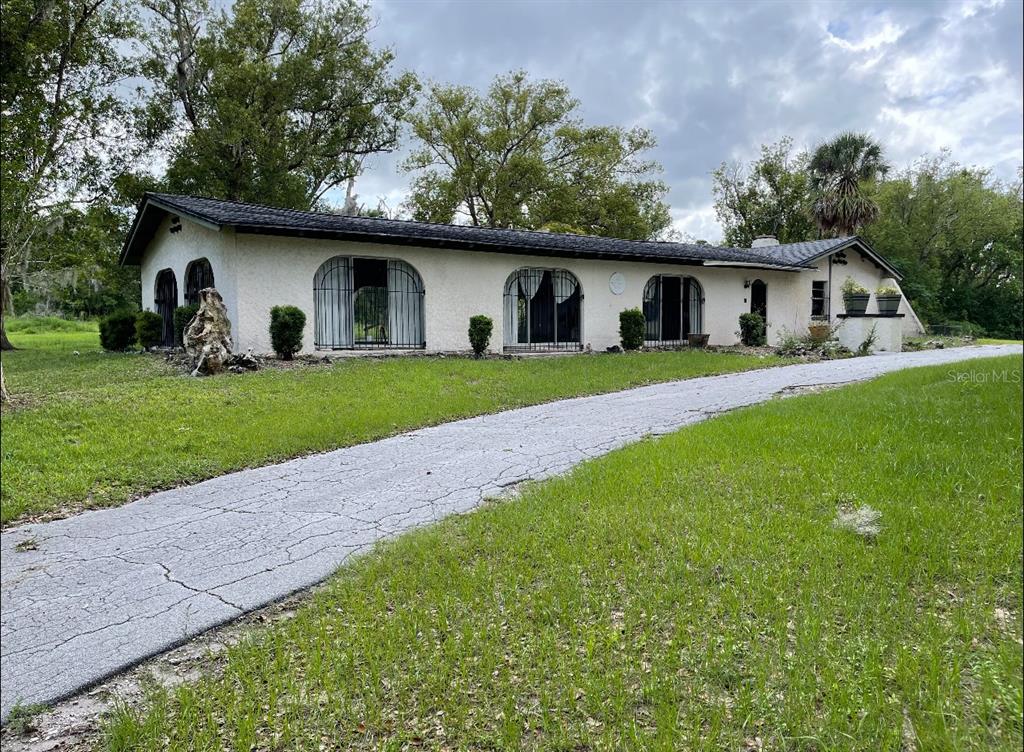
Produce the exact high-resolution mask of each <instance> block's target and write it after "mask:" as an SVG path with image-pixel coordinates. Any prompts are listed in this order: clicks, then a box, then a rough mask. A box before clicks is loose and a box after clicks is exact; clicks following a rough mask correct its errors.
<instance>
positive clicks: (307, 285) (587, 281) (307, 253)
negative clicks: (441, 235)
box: [142, 217, 905, 353]
mask: <svg viewBox="0 0 1024 752" xmlns="http://www.w3.org/2000/svg"><path fill="white" fill-rule="evenodd" d="M168 226H169V222H168V221H167V220H165V221H164V223H163V224H162V225H161V227H160V229H159V230H158V231H157V233H156V234H155V236H154V239H153V241H152V242H151V244H150V246H149V248H148V250H147V251H146V254H145V258H144V260H143V263H142V290H143V293H142V294H143V306H144V307H146V308H150V309H152V306H153V297H154V285H155V279H156V274H157V272H158V271H160V270H161V269H164V268H171V269H173V270H174V273H175V276H176V278H177V281H178V296H179V304H180V303H181V300H182V298H183V296H184V284H185V267H186V266H187V264H188V262H189V261H192V260H194V259H198V258H202V257H205V258H207V259H209V261H210V264H211V266H212V268H213V274H214V279H215V281H216V287H217V289H218V290H219V291H220V293H221V295H222V296H223V297H224V302H225V304H226V306H227V310H228V315H229V316H230V318H231V323H232V331H233V334H234V343H235V348H236V350H238V351H244V350H245V349H247V348H249V347H251V348H253V349H254V350H255V351H256V352H258V353H265V352H270V350H271V347H270V335H269V332H268V327H269V324H270V309H271V308H272V307H273V306H275V305H294V306H297V307H298V308H300V309H301V310H302V311H303V312H304V313H305V314H306V331H305V333H304V336H303V352H306V353H310V352H314V349H313V331H314V308H313V277H314V275H315V274H316V271H317V269H318V268H319V267H320V265H321V264H323V263H324V262H325V261H327V260H328V259H330V258H332V257H334V256H350V257H366V258H394V259H401V260H403V261H405V262H406V263H408V264H410V265H411V266H412V267H413V268H414V269H415V270H416V271H417V272H418V273H419V275H420V277H421V278H422V280H423V287H424V290H425V295H424V319H425V328H426V341H427V350H430V351H458V350H468V349H469V341H468V338H467V334H466V331H467V329H468V327H469V318H470V316H473V315H475V314H485V315H487V316H490V317H491V319H492V320H493V321H494V333H493V334H492V336H491V350H492V351H494V352H500V351H501V349H502V346H503V342H502V331H503V326H502V321H503V316H504V305H503V296H504V289H505V282H506V280H507V279H508V277H509V275H510V274H511V273H512V272H514V271H515V270H516V269H520V268H524V267H536V268H546V269H566V270H568V271H569V272H572V273H573V274H574V275H575V276H576V278H577V279H578V280H579V282H580V286H581V287H582V292H583V301H582V331H581V342H582V343H583V344H584V346H586V345H590V346H591V347H592V348H593V349H595V350H603V349H605V348H606V347H609V346H611V345H617V344H619V333H618V332H619V313H620V312H621V311H623V310H625V309H627V308H642V306H643V290H644V286H645V285H646V284H647V281H648V280H649V279H650V278H651V277H652V276H653V275H656V274H668V275H680V276H692V277H694V278H695V279H697V281H698V282H699V283H700V285H701V287H702V288H703V290H704V330H705V332H706V333H707V334H709V335H710V340H709V341H710V343H711V344H714V345H729V344H734V343H735V342H737V341H738V330H739V322H738V319H739V316H740V314H742V313H746V312H747V311H749V310H750V288H749V287H746V286H745V285H746V283H749V282H753V281H754V280H756V279H760V280H762V281H763V282H765V284H766V285H767V297H768V336H769V341H771V342H777V341H778V339H779V337H780V336H781V335H782V333H783V330H789V331H792V332H797V333H804V332H806V327H807V324H808V322H809V321H810V311H811V282H812V281H813V280H815V279H827V275H828V265H827V260H825V261H823V262H822V263H821V264H820V265H819V270H818V271H816V272H783V271H769V270H764V269H741V268H735V267H719V266H705V267H701V266H685V265H678V264H655V263H644V262H625V261H599V260H593V259H572V258H548V257H543V256H529V255H525V254H523V255H518V254H506V253H482V252H479V251H461V250H449V249H436V248H422V247H416V246H401V245H384V244H373V243H359V242H349V241H340V240H317V239H309V238H296V237H276V236H271V235H250V234H239V235H236V234H235V233H233V232H230V231H225V232H219V233H218V232H215V231H211V230H207V229H205V228H204V227H202V226H200V225H198V224H195V223H194V222H192V221H191V220H189V219H188V218H187V217H182V229H181V231H180V232H178V233H175V234H173V235H172V234H170V233H169V232H168ZM847 258H848V259H849V263H848V264H847V265H846V266H836V267H834V268H833V285H832V287H833V289H832V297H833V303H832V313H833V315H835V314H837V313H841V312H842V310H843V309H842V295H841V293H840V292H839V287H840V285H841V284H842V281H843V280H844V279H845V278H846V276H847V275H850V276H854V278H856V279H858V280H859V281H861V283H862V284H863V285H864V286H865V287H867V288H868V289H869V290H872V291H874V289H875V288H876V287H877V286H878V284H879V282H880V280H881V279H883V277H882V272H881V271H880V270H878V269H877V268H876V267H875V266H874V264H872V263H871V262H870V261H865V260H862V259H861V257H860V254H858V253H856V252H848V253H847ZM615 272H618V273H620V274H621V275H622V276H623V277H624V278H625V282H626V284H625V289H624V291H623V292H622V294H621V295H615V294H613V293H612V292H611V290H610V289H609V278H610V277H611V275H612V274H613V273H615ZM871 305H872V306H874V301H873V300H872V303H871ZM870 310H872V308H869V311H870ZM904 320H905V319H904Z"/></svg>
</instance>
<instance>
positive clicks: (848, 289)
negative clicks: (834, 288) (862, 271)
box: [839, 277, 870, 298]
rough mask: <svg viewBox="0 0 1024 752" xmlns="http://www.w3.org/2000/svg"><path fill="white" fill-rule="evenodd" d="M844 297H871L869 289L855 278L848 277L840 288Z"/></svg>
mask: <svg viewBox="0 0 1024 752" xmlns="http://www.w3.org/2000/svg"><path fill="white" fill-rule="evenodd" d="M839 289H840V290H841V291H842V293H843V297H844V298H847V297H849V296H851V295H869V294H870V293H869V292H868V288H866V287H865V286H864V285H862V284H861V283H860V282H858V281H857V280H855V279H854V278H853V277H847V278H846V279H844V280H843V284H842V286H841V287H840V288H839Z"/></svg>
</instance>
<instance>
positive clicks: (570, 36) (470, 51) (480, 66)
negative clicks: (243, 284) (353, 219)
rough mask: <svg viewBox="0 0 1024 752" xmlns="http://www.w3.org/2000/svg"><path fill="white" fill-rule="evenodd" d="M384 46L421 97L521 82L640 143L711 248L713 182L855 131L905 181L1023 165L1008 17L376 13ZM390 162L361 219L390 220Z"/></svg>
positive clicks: (1013, 23)
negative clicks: (916, 167)
mask: <svg viewBox="0 0 1024 752" xmlns="http://www.w3.org/2000/svg"><path fill="white" fill-rule="evenodd" d="M374 13H375V15H376V16H377V18H378V21H379V22H378V25H377V27H376V29H375V31H374V33H373V36H374V39H375V41H376V42H377V43H379V44H384V45H390V46H393V47H394V49H395V52H396V55H397V61H398V66H399V67H400V68H403V69H411V70H414V71H415V72H416V73H417V74H419V75H420V76H422V77H423V78H425V79H432V80H437V81H444V82H450V83H459V84H466V85H470V86H474V87H479V88H483V87H485V86H487V85H488V84H489V83H490V81H491V80H492V79H493V77H494V76H495V75H497V74H499V73H503V72H506V71H508V70H511V69H517V68H523V69H526V70H527V71H529V72H530V73H531V75H533V76H536V77H550V78H558V79H561V80H563V81H565V82H566V84H568V86H569V87H570V88H571V90H572V91H573V93H574V94H575V95H576V96H577V97H578V98H579V99H580V101H581V103H582V107H581V109H582V114H583V116H584V117H585V118H586V119H587V120H588V121H590V122H593V123H615V124H620V125H624V126H630V125H643V126H646V127H649V128H651V129H652V130H653V131H654V132H655V134H656V135H657V137H658V140H659V145H658V148H657V151H656V153H655V155H654V156H655V157H656V158H657V159H658V160H659V161H660V162H661V163H662V164H663V165H664V167H665V174H664V177H665V179H666V182H668V184H669V185H670V186H671V188H672V190H671V193H670V194H669V201H670V203H671V204H672V207H673V216H674V218H675V223H676V227H678V228H679V229H681V230H683V231H684V232H688V233H690V234H692V235H695V236H697V237H703V238H708V239H711V240H714V239H717V238H719V237H720V232H721V231H720V229H719V227H718V224H717V222H716V221H715V218H714V211H713V209H712V208H711V180H710V175H709V173H710V171H711V170H713V169H714V168H715V167H716V166H717V165H718V164H719V163H720V162H721V161H723V160H733V159H744V160H745V159H749V158H751V157H752V156H754V155H755V154H756V153H757V150H758V148H759V145H760V144H761V143H765V142H769V141H774V140H776V139H778V138H780V137H782V136H784V135H790V136H792V137H793V138H794V139H795V140H796V143H797V145H798V146H800V147H812V146H813V145H815V144H816V143H818V142H820V141H821V140H823V139H825V138H827V137H829V136H830V135H832V134H834V133H836V132H837V131H839V130H842V129H846V128H853V129H857V130H866V131H869V132H871V133H873V134H874V135H875V136H876V137H877V138H879V139H881V140H882V142H883V143H884V144H885V145H886V147H887V150H888V153H889V156H890V159H891V160H892V161H893V162H894V163H896V164H897V165H904V164H907V163H909V162H910V161H912V160H913V159H915V158H916V157H918V156H920V155H921V154H923V153H926V152H935V151H937V150H939V149H941V148H949V149H951V150H952V152H953V155H954V157H956V158H957V159H959V160H960V161H962V162H965V163H970V164H978V165H982V166H986V167H990V168H991V169H992V170H993V171H994V173H995V174H996V175H998V176H999V177H1002V178H1005V179H1012V178H1013V177H1014V176H1015V173H1016V170H1017V168H1018V166H1019V165H1020V164H1022V163H1024V144H1022V126H1021V120H1022V117H1024V104H1022V62H1021V61H1022V19H1021V5H1020V3H1019V2H1016V1H1015V0H1005V1H1004V0H964V1H962V2H953V3H914V2H899V3H863V2H848V3H842V2H821V3H767V2H765V3H762V2H737V3H712V2H706V3H705V2H696V3H683V2H678V3H670V2H650V3H643V2H628V3H627V2H615V3H612V2H594V3H581V2H451V1H449V2H425V1H424V2H412V1H408V0H379V1H378V2H377V3H375V5H374ZM400 158H401V155H391V156H389V157H385V158H380V159H378V160H376V161H375V162H374V163H373V164H371V165H370V166H369V167H370V169H369V170H368V172H367V174H366V175H365V176H364V177H363V178H362V179H361V181H360V183H359V186H358V191H359V193H360V194H361V196H362V199H363V200H364V201H367V202H368V203H371V204H372V203H374V202H375V197H377V196H387V197H388V200H389V202H390V203H391V204H392V205H394V204H396V203H398V202H399V201H400V200H401V198H402V196H403V194H404V190H405V187H406V186H407V185H408V182H409V176H407V175H403V174H401V173H399V172H398V170H397V165H398V162H399V161H400Z"/></svg>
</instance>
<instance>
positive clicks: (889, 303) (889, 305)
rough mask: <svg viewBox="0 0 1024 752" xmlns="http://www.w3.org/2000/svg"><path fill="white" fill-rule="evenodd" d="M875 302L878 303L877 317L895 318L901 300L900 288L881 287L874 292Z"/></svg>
mask: <svg viewBox="0 0 1024 752" xmlns="http://www.w3.org/2000/svg"><path fill="white" fill-rule="evenodd" d="M875 300H877V301H878V315H879V316H895V315H896V314H897V312H899V310H900V301H901V300H903V293H901V292H900V288H898V287H893V286H892V285H882V286H881V287H879V288H878V289H877V290H875Z"/></svg>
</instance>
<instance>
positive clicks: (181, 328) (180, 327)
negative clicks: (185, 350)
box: [174, 303, 199, 345]
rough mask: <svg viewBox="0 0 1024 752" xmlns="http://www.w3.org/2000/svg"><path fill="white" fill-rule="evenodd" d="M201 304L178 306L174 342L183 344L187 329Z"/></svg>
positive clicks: (175, 314)
mask: <svg viewBox="0 0 1024 752" xmlns="http://www.w3.org/2000/svg"><path fill="white" fill-rule="evenodd" d="M198 312H199V306H198V305H196V304H194V303H193V304H192V305H183V306H178V307H177V308H175V309H174V344H176V345H180V344H182V342H183V340H184V336H185V329H186V328H187V327H188V325H189V322H191V321H192V319H194V318H195V317H196V314H197V313H198Z"/></svg>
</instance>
